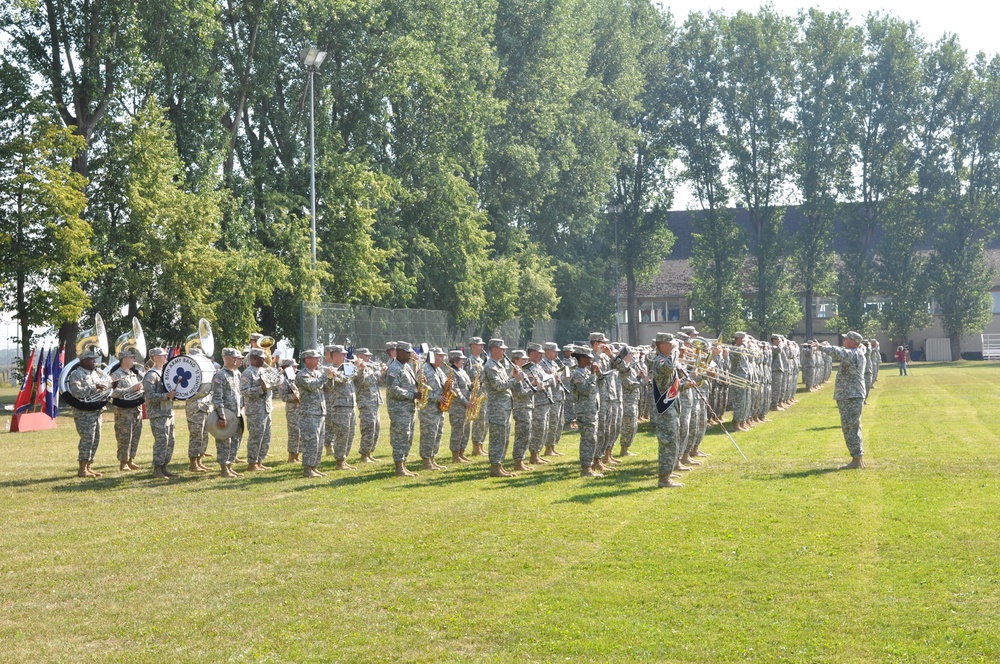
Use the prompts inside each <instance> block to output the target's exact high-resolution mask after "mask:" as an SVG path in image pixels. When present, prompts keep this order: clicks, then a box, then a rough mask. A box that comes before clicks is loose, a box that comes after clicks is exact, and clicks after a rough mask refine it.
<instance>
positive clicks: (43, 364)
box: [32, 350, 52, 411]
mask: <svg viewBox="0 0 1000 664" xmlns="http://www.w3.org/2000/svg"><path fill="white" fill-rule="evenodd" d="M51 354H52V351H51V350H49V351H48V352H45V351H43V352H42V354H41V355H39V356H38V387H37V388H36V389H35V405H34V406H33V407H32V410H34V411H40V410H44V409H45V395H46V394H47V393H48V387H49V384H48V380H47V379H48V376H49V365H48V357H49V356H50V355H51Z"/></svg>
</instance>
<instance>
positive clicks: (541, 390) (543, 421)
mask: <svg viewBox="0 0 1000 664" xmlns="http://www.w3.org/2000/svg"><path fill="white" fill-rule="evenodd" d="M527 350H528V362H529V363H530V364H529V369H528V372H527V373H528V374H529V375H530V376H532V380H533V385H534V387H535V391H534V393H533V395H532V399H533V400H534V404H533V406H534V408H533V409H532V411H531V435H530V437H529V438H528V451H529V452H530V453H531V458H530V459H529V463H532V464H535V465H537V464H547V463H548V461H546V460H545V459H543V458H542V457H541V454H542V447H543V446H544V445H545V442H546V440H548V435H549V429H548V426H549V413H550V412H551V411H552V406H553V404H554V403H555V399H554V398H553V395H552V387H553V385H555V381H554V377H550V375H549V372H548V371H546V370H545V368H544V367H543V366H542V361H543V360H544V359H545V356H544V355H543V354H542V353H543V350H542V345H541V344H539V343H534V342H532V343H529V344H528V346H527ZM515 470H517V469H516V468H515Z"/></svg>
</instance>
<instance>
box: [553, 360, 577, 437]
mask: <svg viewBox="0 0 1000 664" xmlns="http://www.w3.org/2000/svg"><path fill="white" fill-rule="evenodd" d="M575 350H576V346H574V345H573V344H566V345H565V346H563V347H562V354H563V356H562V360H563V364H564V365H565V366H567V367H569V370H570V374H572V372H573V369H576V365H577V362H576V357H574V355H573V352H574V351H575ZM570 380H571V379H570V378H566V379H565V380H563V385H565V386H566V403H565V404H563V418H564V419H563V426H564V428H568V429H575V428H576V406H575V405H574V404H573V399H575V397H574V396H573V389H572V388H571V387H570ZM553 456H559V455H553Z"/></svg>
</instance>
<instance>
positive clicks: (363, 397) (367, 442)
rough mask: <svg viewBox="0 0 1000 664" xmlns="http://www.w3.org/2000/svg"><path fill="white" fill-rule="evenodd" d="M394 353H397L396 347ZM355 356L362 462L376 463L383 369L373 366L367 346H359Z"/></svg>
mask: <svg viewBox="0 0 1000 664" xmlns="http://www.w3.org/2000/svg"><path fill="white" fill-rule="evenodd" d="M394 346H395V344H394ZM392 353H393V355H395V354H396V349H395V347H394V348H393V349H392ZM355 356H356V357H357V358H358V359H357V362H356V365H357V367H358V371H357V373H356V374H354V391H355V393H356V395H357V400H358V424H359V428H360V429H361V439H360V440H359V441H358V452H360V453H361V463H375V462H376V461H377V459H375V458H374V457H373V456H372V455H373V454H375V446H376V445H378V437H379V434H380V433H381V430H382V419H381V417H382V416H381V414H380V413H379V406H380V405H381V403H382V391H381V390H380V389H379V382H380V381H381V377H382V370H380V369H379V368H377V367H374V366H372V364H371V361H372V352H371V351H370V350H368V349H367V348H359V349H358V350H357V352H356V353H355Z"/></svg>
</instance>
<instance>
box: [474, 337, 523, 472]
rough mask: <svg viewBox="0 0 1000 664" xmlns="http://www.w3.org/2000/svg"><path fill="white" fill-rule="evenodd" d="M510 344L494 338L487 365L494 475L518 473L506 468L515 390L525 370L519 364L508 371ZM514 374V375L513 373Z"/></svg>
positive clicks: (491, 452) (487, 416)
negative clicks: (506, 358)
mask: <svg viewBox="0 0 1000 664" xmlns="http://www.w3.org/2000/svg"><path fill="white" fill-rule="evenodd" d="M505 350H507V345H506V344H505V343H504V341H503V339H490V343H489V352H490V359H488V360H486V366H484V367H483V384H484V385H485V386H486V395H487V397H486V418H487V421H488V422H489V425H490V448H489V454H490V477H514V473H511V472H509V471H507V470H505V469H504V467H503V460H504V459H505V458H506V457H507V445H508V443H509V442H510V416H511V411H512V410H513V409H514V401H513V397H512V395H511V390H513V389H514V386H515V385H517V384H518V383H519V382H521V379H522V378H524V374H523V373H521V370H520V369H518V368H517V367H512V370H511V373H508V371H507V367H506V364H505V361H504V351H505ZM511 374H513V375H511Z"/></svg>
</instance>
